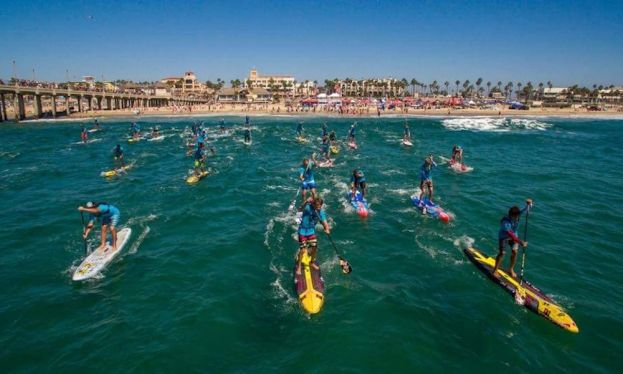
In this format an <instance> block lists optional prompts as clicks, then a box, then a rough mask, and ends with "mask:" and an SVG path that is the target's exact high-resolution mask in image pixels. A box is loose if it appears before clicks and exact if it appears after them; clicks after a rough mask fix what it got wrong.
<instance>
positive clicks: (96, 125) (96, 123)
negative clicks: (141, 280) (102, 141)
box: [93, 118, 101, 131]
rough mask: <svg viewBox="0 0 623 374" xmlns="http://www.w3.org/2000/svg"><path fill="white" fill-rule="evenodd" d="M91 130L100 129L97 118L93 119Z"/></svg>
mask: <svg viewBox="0 0 623 374" xmlns="http://www.w3.org/2000/svg"><path fill="white" fill-rule="evenodd" d="M93 130H95V131H99V130H101V128H100V124H99V122H97V118H96V119H95V123H94V124H93Z"/></svg>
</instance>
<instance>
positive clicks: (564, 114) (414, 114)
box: [6, 108, 623, 123]
mask: <svg viewBox="0 0 623 374" xmlns="http://www.w3.org/2000/svg"><path fill="white" fill-rule="evenodd" d="M279 109H281V108H279ZM219 116H229V117H231V116H236V117H244V116H250V117H282V118H291V117H301V118H305V117H308V118H352V119H356V118H365V119H371V118H477V117H486V118H575V119H623V112H614V111H600V112H588V111H575V110H566V109H548V110H526V111H523V110H510V109H504V110H479V109H461V110H447V109H426V110H423V109H410V110H409V111H407V112H404V111H401V110H396V111H393V110H386V111H384V112H381V115H380V116H378V115H377V114H376V111H375V112H373V113H360V114H354V113H346V114H340V113H336V112H332V111H311V110H310V111H286V110H283V111H282V110H279V111H275V110H244V109H242V110H241V109H235V108H224V109H221V110H213V109H212V110H205V109H203V110H202V109H197V110H192V111H179V110H175V109H166V110H150V111H146V112H141V113H140V114H139V115H136V114H135V113H134V112H133V111H131V110H118V111H117V110H115V111H91V112H82V113H73V114H72V115H70V116H60V117H57V118H27V119H24V120H21V121H20V122H16V121H14V120H9V121H6V122H7V123H38V122H79V121H81V120H89V119H96V118H97V119H99V120H102V119H106V118H133V119H141V118H143V117H145V118H156V117H170V118H175V117H180V118H184V117H187V118H188V117H219Z"/></svg>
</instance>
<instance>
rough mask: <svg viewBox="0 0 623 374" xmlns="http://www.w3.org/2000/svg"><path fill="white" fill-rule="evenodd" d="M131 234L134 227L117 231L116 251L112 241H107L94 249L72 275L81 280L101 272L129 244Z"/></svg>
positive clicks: (74, 278)
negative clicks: (102, 245)
mask: <svg viewBox="0 0 623 374" xmlns="http://www.w3.org/2000/svg"><path fill="white" fill-rule="evenodd" d="M130 235H132V229H131V228H129V227H126V228H124V229H121V230H119V231H118V232H117V249H116V250H115V251H113V250H112V247H111V246H110V243H106V246H105V247H99V248H97V249H96V250H95V251H93V252H92V253H91V254H90V255H88V256H87V258H85V259H84V261H82V263H81V264H80V266H78V268H77V269H76V271H75V272H74V275H73V277H72V279H73V280H75V281H81V280H85V279H89V278H92V277H93V276H95V275H96V274H97V273H99V272H100V271H101V270H102V269H104V268H105V267H106V265H108V263H110V262H111V261H112V260H113V259H114V258H115V257H117V255H118V254H119V253H121V251H122V250H123V247H125V245H126V244H127V242H128V240H129V239H130Z"/></svg>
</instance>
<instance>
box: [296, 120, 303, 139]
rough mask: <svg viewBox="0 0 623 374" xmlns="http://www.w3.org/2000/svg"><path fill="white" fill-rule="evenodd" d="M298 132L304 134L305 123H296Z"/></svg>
mask: <svg viewBox="0 0 623 374" xmlns="http://www.w3.org/2000/svg"><path fill="white" fill-rule="evenodd" d="M296 133H297V134H299V136H301V135H302V134H303V124H302V123H299V124H298V125H296Z"/></svg>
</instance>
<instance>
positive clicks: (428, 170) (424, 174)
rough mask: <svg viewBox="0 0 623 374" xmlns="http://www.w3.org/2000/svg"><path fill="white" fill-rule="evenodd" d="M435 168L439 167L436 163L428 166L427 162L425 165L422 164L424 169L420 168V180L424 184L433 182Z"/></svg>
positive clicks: (433, 162)
mask: <svg viewBox="0 0 623 374" xmlns="http://www.w3.org/2000/svg"><path fill="white" fill-rule="evenodd" d="M435 166H437V164H436V163H435V161H432V162H431V163H430V164H427V163H426V162H424V164H422V167H421V168H420V180H421V181H423V182H425V181H432V180H433V178H432V176H431V174H432V170H433V168H434V167H435Z"/></svg>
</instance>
